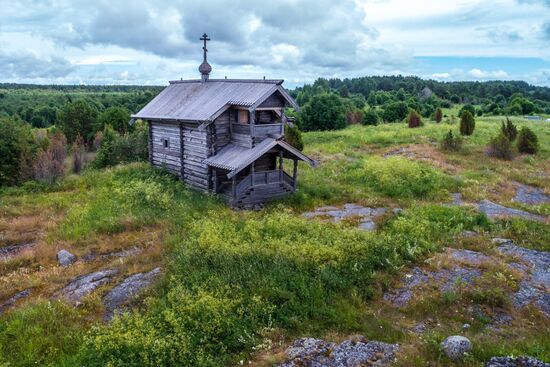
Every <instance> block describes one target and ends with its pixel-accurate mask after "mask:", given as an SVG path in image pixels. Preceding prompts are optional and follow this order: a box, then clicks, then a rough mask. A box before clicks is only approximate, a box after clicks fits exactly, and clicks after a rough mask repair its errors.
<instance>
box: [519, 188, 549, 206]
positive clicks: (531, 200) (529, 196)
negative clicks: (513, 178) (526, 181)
mask: <svg viewBox="0 0 550 367" xmlns="http://www.w3.org/2000/svg"><path fill="white" fill-rule="evenodd" d="M514 201H517V202H518V203H523V204H531V205H537V204H545V203H550V196H548V195H546V194H545V193H544V191H542V190H541V189H539V188H536V187H533V186H529V185H522V184H519V185H518V189H517V191H516V196H515V197H514Z"/></svg>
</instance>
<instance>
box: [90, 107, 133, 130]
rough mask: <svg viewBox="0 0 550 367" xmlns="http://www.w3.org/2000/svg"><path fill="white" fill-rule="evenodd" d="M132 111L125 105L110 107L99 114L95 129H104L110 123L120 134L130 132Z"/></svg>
mask: <svg viewBox="0 0 550 367" xmlns="http://www.w3.org/2000/svg"><path fill="white" fill-rule="evenodd" d="M129 122H130V111H128V110H127V109H126V108H123V107H109V108H107V109H106V110H105V111H103V112H102V113H100V114H99V116H98V117H97V123H96V126H95V129H94V130H95V131H96V132H97V131H103V130H104V129H105V126H107V125H110V126H111V127H112V128H113V129H115V131H117V132H118V133H120V134H125V133H127V132H128V130H129V128H130V125H129Z"/></svg>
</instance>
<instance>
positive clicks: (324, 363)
mask: <svg viewBox="0 0 550 367" xmlns="http://www.w3.org/2000/svg"><path fill="white" fill-rule="evenodd" d="M398 348H399V346H398V345H397V344H387V343H382V342H378V341H366V340H365V339H364V338H363V337H360V338H359V340H351V339H350V340H346V341H344V342H342V343H340V344H337V343H329V342H326V341H324V340H321V339H314V338H302V339H298V340H296V341H295V342H294V343H292V345H291V346H290V347H289V348H288V349H287V350H286V352H285V353H286V355H287V357H288V359H287V361H286V362H283V363H282V364H279V367H298V366H300V367H358V366H383V365H386V364H388V363H391V362H392V361H393V360H394V359H395V353H396V352H397V350H398Z"/></svg>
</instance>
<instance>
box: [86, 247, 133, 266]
mask: <svg viewBox="0 0 550 367" xmlns="http://www.w3.org/2000/svg"><path fill="white" fill-rule="evenodd" d="M142 251H143V249H142V248H140V247H131V248H128V249H124V250H120V251H116V252H109V253H106V254H98V253H95V252H92V253H89V254H87V255H84V256H83V257H82V260H83V261H86V262H89V261H103V260H109V259H125V258H127V257H131V256H136V255H138V254H139V253H140V252H142Z"/></svg>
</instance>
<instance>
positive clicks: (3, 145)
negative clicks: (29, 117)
mask: <svg viewBox="0 0 550 367" xmlns="http://www.w3.org/2000/svg"><path fill="white" fill-rule="evenodd" d="M33 150H34V139H33V135H32V131H31V126H30V125H29V124H27V123H24V122H22V121H16V120H13V119H11V118H6V119H0V186H4V185H14V184H17V183H19V182H21V181H22V180H23V179H24V178H26V176H27V175H28V174H29V172H28V171H29V170H30V163H31V159H32V156H33Z"/></svg>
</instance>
